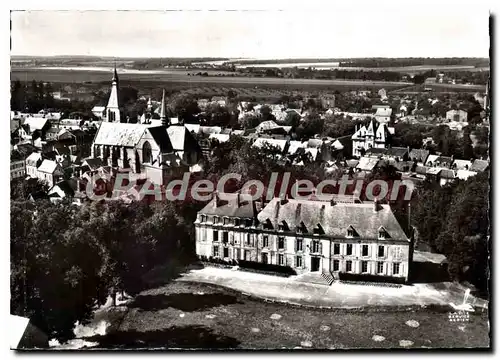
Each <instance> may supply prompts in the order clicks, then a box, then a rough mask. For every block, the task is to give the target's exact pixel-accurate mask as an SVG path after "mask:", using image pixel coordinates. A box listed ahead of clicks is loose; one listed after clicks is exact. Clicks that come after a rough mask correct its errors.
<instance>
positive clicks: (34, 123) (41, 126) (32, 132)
mask: <svg viewBox="0 0 500 360" xmlns="http://www.w3.org/2000/svg"><path fill="white" fill-rule="evenodd" d="M50 127H51V124H50V121H49V120H48V119H46V118H41V117H27V118H26V119H24V123H23V124H22V125H21V127H20V128H19V137H20V138H21V139H23V140H29V141H33V140H36V139H38V138H42V139H45V132H46V131H47V130H49V128H50Z"/></svg>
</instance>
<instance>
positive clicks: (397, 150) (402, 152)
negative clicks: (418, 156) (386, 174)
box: [385, 147, 408, 157]
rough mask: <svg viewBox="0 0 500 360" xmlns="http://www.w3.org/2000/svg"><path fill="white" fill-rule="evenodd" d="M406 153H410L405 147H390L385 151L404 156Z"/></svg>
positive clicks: (389, 153)
mask: <svg viewBox="0 0 500 360" xmlns="http://www.w3.org/2000/svg"><path fill="white" fill-rule="evenodd" d="M406 154H408V148H403V147H390V148H388V149H386V151H385V155H388V156H395V157H403V156H405V155H406Z"/></svg>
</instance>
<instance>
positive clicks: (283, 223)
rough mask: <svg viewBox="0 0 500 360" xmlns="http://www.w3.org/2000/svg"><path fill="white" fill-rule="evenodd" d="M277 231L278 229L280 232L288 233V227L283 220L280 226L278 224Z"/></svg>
mask: <svg viewBox="0 0 500 360" xmlns="http://www.w3.org/2000/svg"><path fill="white" fill-rule="evenodd" d="M278 229H279V230H280V231H288V230H290V229H289V227H288V224H287V223H286V221H285V220H283V221H282V222H281V224H279V226H278Z"/></svg>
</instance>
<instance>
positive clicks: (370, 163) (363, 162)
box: [356, 157, 380, 171]
mask: <svg viewBox="0 0 500 360" xmlns="http://www.w3.org/2000/svg"><path fill="white" fill-rule="evenodd" d="M379 161H380V160H379V159H378V158H369V157H361V158H360V159H359V163H358V164H357V165H356V170H358V171H373V170H374V169H375V168H376V167H377V165H378V163H379Z"/></svg>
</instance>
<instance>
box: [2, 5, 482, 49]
mask: <svg viewBox="0 0 500 360" xmlns="http://www.w3.org/2000/svg"><path fill="white" fill-rule="evenodd" d="M372 3H373V4H375V6H368V5H366V6H363V7H362V8H361V9H360V7H356V6H346V5H343V6H342V7H338V8H334V7H330V8H328V9H325V8H319V9H296V10H282V11H276V10H273V11H271V10H268V11H75V10H73V11H49V10H43V11H15V12H12V14H11V24H12V25H11V44H12V45H11V46H12V47H11V54H12V55H38V56H50V55H94V56H112V57H238V58H258V59H273V58H342V57H488V54H489V41H490V40H489V30H488V26H489V25H488V16H489V13H488V9H487V8H485V7H484V6H471V5H472V3H469V4H468V6H462V7H461V6H455V7H453V6H446V7H443V8H439V7H438V6H437V5H432V7H429V6H418V5H417V6H415V8H410V7H408V6H400V7H398V6H393V7H392V8H390V9H389V8H387V7H383V6H377V5H376V4H377V3H376V2H372Z"/></svg>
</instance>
